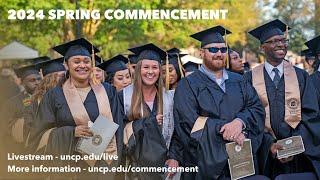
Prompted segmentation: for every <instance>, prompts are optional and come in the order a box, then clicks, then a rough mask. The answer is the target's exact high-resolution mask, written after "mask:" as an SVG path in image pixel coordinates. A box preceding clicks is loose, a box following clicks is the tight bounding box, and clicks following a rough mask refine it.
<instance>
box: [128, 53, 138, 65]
mask: <svg viewBox="0 0 320 180" xmlns="http://www.w3.org/2000/svg"><path fill="white" fill-rule="evenodd" d="M128 59H129V61H130V63H131V64H137V63H138V55H136V54H129V55H128Z"/></svg>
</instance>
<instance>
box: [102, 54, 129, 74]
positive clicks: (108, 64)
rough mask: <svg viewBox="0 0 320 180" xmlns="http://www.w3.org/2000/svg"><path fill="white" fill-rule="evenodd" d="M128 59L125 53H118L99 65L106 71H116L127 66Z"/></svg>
mask: <svg viewBox="0 0 320 180" xmlns="http://www.w3.org/2000/svg"><path fill="white" fill-rule="evenodd" d="M127 63H128V59H127V58H126V57H124V56H123V55H117V56H114V57H112V58H111V59H109V60H107V61H105V62H103V63H101V64H100V65H99V66H98V67H99V68H101V69H103V70H104V71H106V73H115V72H117V71H121V70H125V69H128V68H127V65H126V64H127Z"/></svg>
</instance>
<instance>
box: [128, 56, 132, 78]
mask: <svg viewBox="0 0 320 180" xmlns="http://www.w3.org/2000/svg"><path fill="white" fill-rule="evenodd" d="M128 69H129V76H130V79H132V74H131V62H130V59H129V55H128Z"/></svg>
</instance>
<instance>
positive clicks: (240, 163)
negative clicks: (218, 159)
mask: <svg viewBox="0 0 320 180" xmlns="http://www.w3.org/2000/svg"><path fill="white" fill-rule="evenodd" d="M226 150H227V153H228V156H229V159H228V163H229V170H230V175H231V179H232V180H236V179H240V178H244V177H247V176H251V175H254V174H255V169H254V162H253V156H252V147H251V140H250V139H246V140H244V142H243V146H242V147H241V146H239V145H237V144H236V143H235V142H232V143H227V144H226Z"/></svg>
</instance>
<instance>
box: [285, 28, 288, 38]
mask: <svg viewBox="0 0 320 180" xmlns="http://www.w3.org/2000/svg"><path fill="white" fill-rule="evenodd" d="M285 38H286V39H289V27H288V25H286V33H285Z"/></svg>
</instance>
